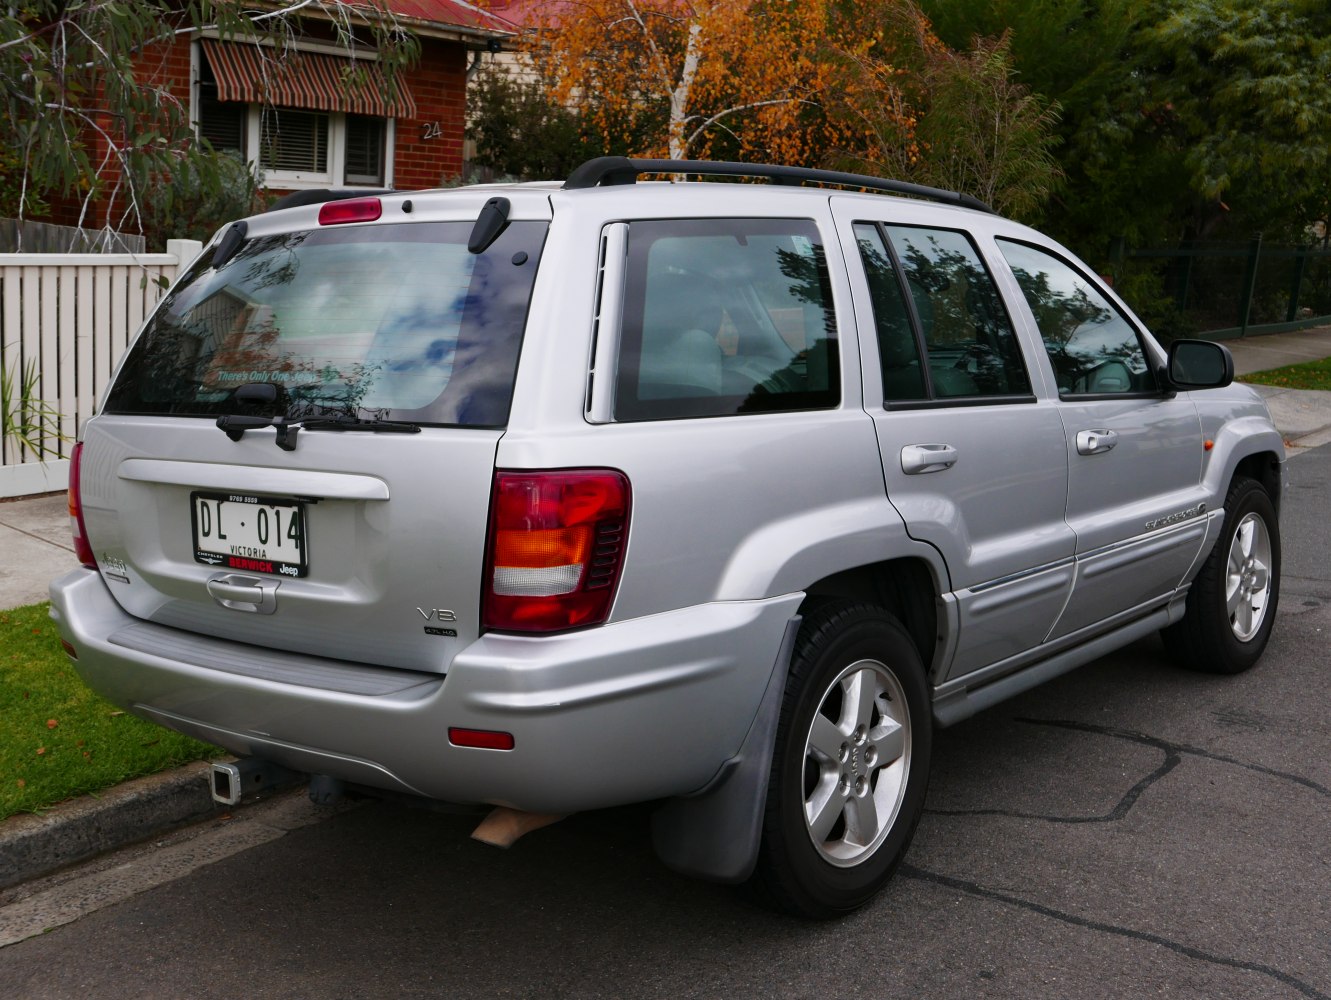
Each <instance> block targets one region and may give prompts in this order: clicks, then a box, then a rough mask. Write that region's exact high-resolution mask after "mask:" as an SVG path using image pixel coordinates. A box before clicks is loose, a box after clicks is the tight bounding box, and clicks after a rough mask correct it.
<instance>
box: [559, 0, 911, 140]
mask: <svg viewBox="0 0 1331 1000" xmlns="http://www.w3.org/2000/svg"><path fill="white" fill-rule="evenodd" d="M879 6H880V7H881V6H882V5H881V4H880V5H879ZM548 10H549V16H548V17H547V18H546V20H545V23H544V25H543V26H542V29H541V30H540V32H539V33H538V36H537V41H536V43H535V47H534V56H535V58H536V60H537V62H538V64H539V65H541V66H542V67H543V69H544V73H545V76H546V77H547V79H548V80H549V86H550V94H551V97H552V98H553V99H554V100H556V101H558V102H559V103H561V104H564V105H567V106H570V107H575V108H577V109H578V110H579V111H580V113H582V114H583V115H584V116H585V118H586V119H587V120H589V121H591V122H592V123H594V125H595V127H596V128H597V130H599V132H600V133H601V135H602V137H603V139H604V140H605V142H606V145H607V147H612V148H624V149H627V150H628V151H629V152H631V153H633V154H635V155H640V156H654V157H670V158H673V159H685V158H694V159H697V158H705V157H708V156H712V155H715V153H716V151H717V150H718V149H719V150H721V151H723V152H724V153H726V154H727V155H730V156H736V157H738V158H740V159H759V160H769V161H775V162H784V163H791V164H806V165H820V164H821V163H822V162H823V161H824V160H826V158H827V156H828V155H829V152H830V151H835V150H838V149H844V148H846V147H847V146H857V145H859V141H857V134H859V133H862V132H863V130H864V128H865V124H864V122H862V121H859V120H857V119H856V118H855V116H854V115H845V114H835V115H834V114H829V112H828V109H829V107H830V106H831V105H832V104H833V103H834V102H833V100H832V98H835V99H836V101H838V102H839V101H844V99H845V98H846V96H848V94H849V93H862V94H863V96H864V99H865V100H866V101H867V100H872V101H874V102H875V103H877V104H878V105H879V108H880V111H881V113H883V114H887V115H888V116H890V117H891V119H892V122H893V128H895V129H900V130H904V133H905V134H906V135H907V139H908V140H909V132H910V114H909V109H908V108H907V107H906V102H905V101H904V100H901V99H899V100H895V101H890V102H887V103H884V102H883V101H882V96H883V86H884V84H889V85H890V83H891V81H892V79H893V77H894V74H895V73H896V72H897V71H896V70H895V69H894V68H893V67H892V66H891V65H890V64H887V63H884V62H883V61H882V59H881V53H882V52H883V51H884V46H883V45H882V42H881V37H880V35H881V33H878V34H876V33H875V32H873V31H868V32H866V31H865V30H864V28H865V26H864V24H863V23H860V21H859V19H858V18H857V17H855V16H847V15H846V4H844V3H842V4H839V5H834V4H832V3H830V2H828V0H692V2H689V0H582V2H577V3H572V2H569V3H558V4H552V5H550V6H549V8H548ZM924 23H925V25H926V30H927V22H924ZM865 66H868V67H871V70H872V71H871V73H870V75H869V76H868V77H865V76H864V74H863V72H862V67H865ZM848 88H849V89H848Z"/></svg>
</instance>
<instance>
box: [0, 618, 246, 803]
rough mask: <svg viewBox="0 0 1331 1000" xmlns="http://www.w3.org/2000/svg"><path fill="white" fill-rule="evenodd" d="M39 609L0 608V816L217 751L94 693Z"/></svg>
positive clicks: (218, 752) (105, 786)
mask: <svg viewBox="0 0 1331 1000" xmlns="http://www.w3.org/2000/svg"><path fill="white" fill-rule="evenodd" d="M46 608H47V606H46V605H45V604H33V605H29V606H28V607H24V608H15V609H14V610H12V611H0V819H4V818H5V817H6V816H10V815H13V814H14V813H18V812H37V811H39V810H41V809H42V808H44V807H46V806H50V805H54V804H55V803H57V802H59V801H61V800H62V799H67V798H70V797H72V796H75V795H81V794H83V793H85V792H96V791H99V790H101V789H103V788H109V787H111V786H112V785H115V784H118V783H119V782H121V781H125V780H126V779H128V778H137V777H139V776H140V775H144V774H153V773H155V772H157V771H163V770H166V769H167V768H169V767H175V766H176V765H178V764H184V763H187V762H188V761H192V760H203V759H207V758H209V757H216V756H220V755H221V754H222V751H221V750H218V749H217V748H216V747H210V746H208V745H206V744H204V743H200V742H198V741H197V740H192V739H189V738H188V737H186V736H181V735H180V734H179V733H175V732H172V731H171V730H168V729H162V728H161V727H159V726H155V725H153V724H151V723H148V722H144V721H143V720H142V719H138V718H136V717H134V716H132V715H129V714H128V713H126V712H122V711H120V710H119V709H118V708H116V707H115V706H114V705H112V704H111V703H110V702H107V701H105V700H104V699H102V698H100V697H99V696H97V695H95V694H93V692H92V691H91V690H89V688H88V686H87V685H86V684H84V683H83V681H82V680H81V679H80V678H79V675H78V674H76V673H75V672H74V668H73V666H72V665H71V664H70V662H69V658H68V657H67V656H66V655H65V652H64V650H63V649H61V648H60V638H59V636H58V634H57V633H56V629H55V624H54V623H53V622H52V621H51V619H50V618H49V617H47V613H46Z"/></svg>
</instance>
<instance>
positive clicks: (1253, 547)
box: [1163, 476, 1280, 674]
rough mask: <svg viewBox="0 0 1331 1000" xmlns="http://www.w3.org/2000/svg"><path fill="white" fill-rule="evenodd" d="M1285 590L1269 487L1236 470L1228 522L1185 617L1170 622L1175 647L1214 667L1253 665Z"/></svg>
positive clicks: (1181, 657) (1169, 642)
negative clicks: (1237, 473) (1281, 588)
mask: <svg viewBox="0 0 1331 1000" xmlns="http://www.w3.org/2000/svg"><path fill="white" fill-rule="evenodd" d="M1279 598H1280V526H1279V524H1278V523H1277V521H1276V512H1275V507H1274V506H1273V505H1272V503H1271V498H1270V496H1268V495H1267V492H1266V490H1265V489H1264V488H1263V487H1262V485H1261V484H1260V483H1258V482H1257V481H1256V480H1255V479H1249V478H1247V477H1246V476H1239V477H1236V478H1235V480H1234V482H1233V483H1232V484H1231V485H1230V488H1229V495H1228V496H1227V497H1225V524H1224V528H1223V529H1222V531H1221V535H1220V540H1219V541H1218V542H1216V546H1215V548H1214V549H1213V550H1212V551H1211V554H1210V555H1209V556H1208V557H1207V559H1206V562H1205V564H1203V566H1202V569H1201V572H1200V573H1198V574H1197V579H1196V580H1194V581H1193V584H1192V589H1191V590H1190V591H1189V592H1188V605H1187V611H1186V612H1185V613H1184V616H1183V618H1182V620H1181V621H1179V622H1178V623H1177V624H1175V625H1171V626H1170V627H1169V628H1167V629H1165V630H1164V632H1163V636H1164V639H1165V645H1166V646H1167V647H1168V649H1169V651H1170V653H1171V654H1172V655H1173V656H1174V658H1175V659H1177V660H1178V661H1179V662H1180V663H1182V664H1183V665H1184V666H1186V667H1189V668H1191V669H1193V670H1200V671H1204V672H1206V673H1213V674H1237V673H1241V672H1242V671H1244V670H1247V669H1248V668H1249V667H1251V666H1252V665H1253V664H1254V663H1256V662H1257V660H1258V658H1259V657H1260V656H1261V655H1262V651H1263V650H1264V649H1266V642H1267V639H1268V638H1270V635H1271V626H1272V625H1273V624H1274V623H1275V616H1276V604H1277V602H1278V600H1279Z"/></svg>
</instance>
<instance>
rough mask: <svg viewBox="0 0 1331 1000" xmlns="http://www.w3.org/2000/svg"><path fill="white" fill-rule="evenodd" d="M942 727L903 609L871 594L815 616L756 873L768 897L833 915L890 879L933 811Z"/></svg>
mask: <svg viewBox="0 0 1331 1000" xmlns="http://www.w3.org/2000/svg"><path fill="white" fill-rule="evenodd" d="M852 699H854V700H853V701H852ZM932 727H933V722H932V716H931V714H930V707H929V698H928V689H927V685H926V682H925V676H924V667H923V666H922V664H921V663H920V655H919V651H918V650H917V649H916V647H915V644H914V643H913V642H912V641H911V639H910V637H909V636H908V635H907V634H906V632H905V631H904V630H903V629H902V627H901V625H900V624H898V623H897V621H896V619H894V618H893V617H892V616H891V615H889V614H888V613H887V612H886V611H884V610H882V609H881V608H878V607H874V606H871V605H865V604H832V605H825V606H824V607H822V608H819V609H818V610H817V611H814V612H813V613H812V614H811V615H810V616H809V617H808V618H806V619H805V621H804V622H803V623H802V625H801V627H800V631H799V636H798V638H797V639H796V643H795V652H794V656H793V658H792V661H791V669H790V674H789V678H788V680H787V683H786V691H785V697H784V701H783V703H782V706H781V719H780V723H779V726H778V729H777V736H776V747H775V750H774V752H773V755H772V772H771V777H770V779H769V784H768V790H767V804H766V809H765V812H764V816H763V838H762V846H761V848H760V851H759V856H758V864H757V868H756V870H755V872H754V876H753V878H752V879H751V880H750V888H751V889H752V890H753V891H754V892H755V894H756V895H757V896H758V897H759V899H760V900H761V901H762V902H764V903H766V904H767V905H769V906H773V907H775V908H777V909H781V910H785V911H786V912H789V913H794V914H797V915H799V916H804V917H813V918H818V919H827V918H831V917H838V916H841V915H843V914H846V913H850V912H851V911H853V910H855V909H857V908H858V907H860V906H862V905H863V904H864V903H866V902H868V901H869V900H870V899H871V898H872V897H873V895H874V894H875V893H876V892H877V891H878V890H879V889H880V888H882V886H883V885H884V883H886V882H887V880H888V879H889V878H891V877H892V873H893V872H894V871H895V870H896V868H897V866H898V865H899V864H900V863H901V859H902V858H903V857H904V856H905V853H906V848H907V847H908V846H909V845H910V841H911V837H912V836H913V835H914V833H915V827H916V825H917V824H918V823H919V820H920V814H921V812H922V811H923V809H924V795H925V791H926V789H927V787H928V781H929V760H930V749H931V746H932V741H933V728H932Z"/></svg>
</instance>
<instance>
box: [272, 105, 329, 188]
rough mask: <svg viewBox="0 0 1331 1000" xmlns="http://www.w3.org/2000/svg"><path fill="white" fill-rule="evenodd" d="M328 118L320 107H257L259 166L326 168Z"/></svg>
mask: <svg viewBox="0 0 1331 1000" xmlns="http://www.w3.org/2000/svg"><path fill="white" fill-rule="evenodd" d="M328 118H329V116H328V115H327V114H326V113H324V112H322V111H297V110H295V109H294V108H260V109H259V166H261V167H262V168H263V169H264V170H265V171H294V172H297V173H305V174H325V173H327V172H328Z"/></svg>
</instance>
